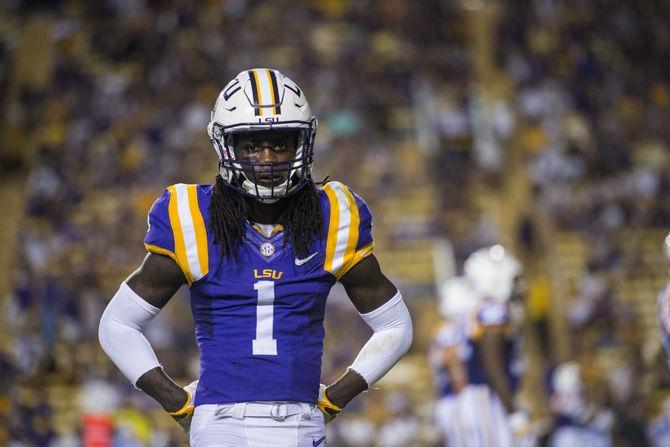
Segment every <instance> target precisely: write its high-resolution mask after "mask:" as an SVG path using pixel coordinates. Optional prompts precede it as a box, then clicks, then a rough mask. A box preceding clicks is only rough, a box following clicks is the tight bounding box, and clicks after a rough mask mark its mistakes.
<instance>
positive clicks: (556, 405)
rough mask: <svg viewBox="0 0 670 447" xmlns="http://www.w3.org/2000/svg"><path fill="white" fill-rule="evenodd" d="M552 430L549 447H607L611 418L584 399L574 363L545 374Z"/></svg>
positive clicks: (577, 369)
mask: <svg viewBox="0 0 670 447" xmlns="http://www.w3.org/2000/svg"><path fill="white" fill-rule="evenodd" d="M549 392H550V396H551V397H550V407H551V411H552V413H553V415H554V423H553V428H552V429H551V433H550V434H549V436H548V439H547V445H549V446H550V447H572V446H576V445H588V446H594V447H610V446H611V445H612V444H613V443H612V436H611V427H612V422H613V416H612V415H611V414H610V412H609V411H604V410H599V409H598V408H597V407H596V406H595V405H594V404H593V403H592V402H591V400H590V399H589V398H588V393H587V391H586V386H585V384H584V381H583V379H582V374H581V368H580V366H579V364H578V363H577V362H565V363H561V364H559V365H558V366H556V368H554V369H553V370H552V371H551V372H550V374H549Z"/></svg>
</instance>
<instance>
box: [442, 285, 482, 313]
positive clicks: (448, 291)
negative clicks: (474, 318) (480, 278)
mask: <svg viewBox="0 0 670 447" xmlns="http://www.w3.org/2000/svg"><path fill="white" fill-rule="evenodd" d="M439 298H440V303H439V312H440V315H441V316H442V317H443V318H454V319H458V318H462V317H467V316H468V315H469V314H470V313H472V312H474V310H475V308H476V307H477V304H478V302H479V300H478V295H477V293H476V292H475V291H474V290H473V288H472V286H471V285H470V282H469V281H468V280H467V279H466V278H465V277H463V276H454V277H451V278H449V279H447V280H446V281H444V282H443V283H442V284H441V285H440V290H439Z"/></svg>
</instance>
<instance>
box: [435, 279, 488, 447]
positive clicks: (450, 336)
mask: <svg viewBox="0 0 670 447" xmlns="http://www.w3.org/2000/svg"><path fill="white" fill-rule="evenodd" d="M439 300H440V301H439V313H440V316H441V317H442V321H441V322H440V323H439V325H438V327H437V330H436V331H435V335H434V337H433V341H432V344H431V348H430V352H429V360H430V364H431V366H432V368H433V373H434V378H435V384H436V387H437V392H438V401H437V404H436V405H435V422H436V424H437V426H438V428H439V429H440V431H441V432H442V435H443V436H444V440H445V442H446V445H447V446H448V447H454V446H455V447H459V446H467V445H475V444H472V443H471V442H469V439H470V438H472V437H473V436H475V437H476V436H477V433H478V431H479V430H477V426H478V424H477V422H476V420H477V417H476V415H477V412H476V395H477V390H476V386H475V387H473V386H472V385H471V382H470V375H469V374H468V368H467V367H468V362H469V361H470V360H471V357H472V354H473V350H472V345H471V344H470V341H469V335H468V334H469V333H470V332H471V330H472V329H474V328H473V327H472V323H473V318H472V317H473V316H474V311H475V309H476V306H477V295H476V294H475V292H474V290H473V289H472V287H471V286H470V283H469V282H468V281H467V279H465V278H464V277H453V278H450V279H447V280H446V281H445V282H444V283H443V284H441V285H440V288H439ZM473 403H474V404H475V405H472V404H473Z"/></svg>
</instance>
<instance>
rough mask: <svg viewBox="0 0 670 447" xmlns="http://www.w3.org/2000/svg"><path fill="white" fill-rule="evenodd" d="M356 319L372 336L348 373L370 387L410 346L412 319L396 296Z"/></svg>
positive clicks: (400, 297) (398, 296)
mask: <svg viewBox="0 0 670 447" xmlns="http://www.w3.org/2000/svg"><path fill="white" fill-rule="evenodd" d="M360 315H361V317H362V318H363V320H365V322H366V323H367V324H368V326H370V327H371V328H372V330H373V331H374V334H372V337H370V339H369V340H368V341H367V343H365V345H364V346H363V349H361V352H360V353H359V354H358V356H357V357H356V359H355V360H354V363H352V364H351V366H350V367H349V368H348V369H352V370H354V371H356V372H357V373H358V374H360V375H361V377H363V378H364V379H365V382H367V384H368V386H372V384H374V383H375V382H376V381H378V380H379V379H381V378H382V377H383V376H384V374H386V373H387V372H388V371H389V370H390V369H391V368H392V367H393V365H395V364H396V363H397V362H398V360H400V357H402V356H403V355H404V354H405V353H406V352H407V350H408V349H409V347H410V345H411V344H412V318H411V317H410V315H409V311H408V310H407V306H405V303H404V301H403V300H402V295H400V292H398V293H396V294H395V296H394V297H393V298H391V299H390V300H388V301H387V302H386V303H384V304H383V305H381V306H380V307H378V308H377V309H375V310H373V311H372V312H368V313H366V314H360Z"/></svg>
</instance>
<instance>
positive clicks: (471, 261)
mask: <svg viewBox="0 0 670 447" xmlns="http://www.w3.org/2000/svg"><path fill="white" fill-rule="evenodd" d="M463 270H464V273H465V277H466V278H467V280H468V281H469V282H470V284H471V286H472V288H473V289H474V291H475V293H476V294H477V296H478V301H479V303H478V306H477V308H476V311H475V312H476V313H475V316H474V320H475V325H476V326H475V330H474V331H473V332H472V333H471V334H470V338H471V341H472V346H473V350H474V353H473V362H474V363H473V366H472V368H471V369H472V371H476V374H477V376H479V380H480V381H482V382H481V383H484V384H486V386H485V388H484V390H485V391H482V393H483V394H484V395H485V399H484V402H486V404H485V405H486V406H487V407H488V408H490V409H491V410H490V411H491V413H492V414H494V415H495V418H499V419H495V420H496V422H495V424H496V426H497V427H500V428H499V430H500V431H501V432H500V433H499V439H501V440H506V439H509V441H504V442H508V443H515V442H518V441H520V440H521V439H523V438H524V437H525V436H526V435H527V432H528V430H529V424H528V416H527V414H526V413H525V411H523V410H522V409H521V408H520V407H519V406H518V405H517V401H516V400H515V393H516V391H517V390H518V386H519V383H520V379H521V375H522V374H523V359H522V357H521V324H522V319H523V309H522V306H521V303H520V302H519V301H520V298H521V293H522V292H523V290H522V284H523V283H522V281H521V272H522V270H521V265H520V264H519V262H518V261H517V260H516V259H515V258H514V257H513V256H512V255H511V254H510V253H509V252H507V251H506V250H505V248H504V247H503V246H502V245H493V246H489V247H484V248H481V249H479V250H477V251H475V252H474V253H472V254H471V255H470V256H469V257H468V258H467V259H466V261H465V263H464V265H463ZM479 421H480V423H482V424H484V422H483V420H482V419H481V418H479ZM503 427H504V428H503ZM499 442H503V441H499Z"/></svg>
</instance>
